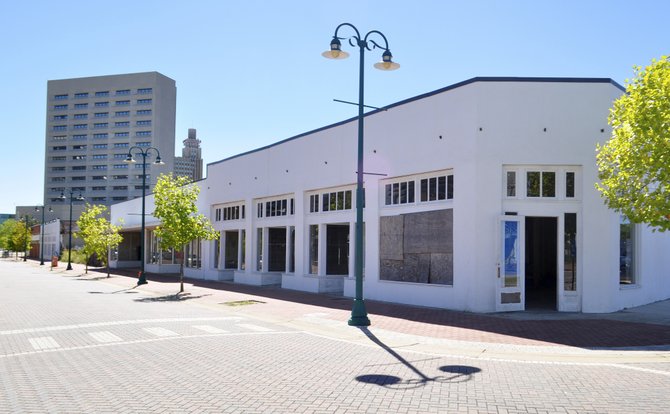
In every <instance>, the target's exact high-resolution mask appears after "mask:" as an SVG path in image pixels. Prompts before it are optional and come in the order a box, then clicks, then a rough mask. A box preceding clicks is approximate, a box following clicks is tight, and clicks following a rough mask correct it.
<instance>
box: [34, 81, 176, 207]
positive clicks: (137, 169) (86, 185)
mask: <svg viewBox="0 0 670 414" xmlns="http://www.w3.org/2000/svg"><path fill="white" fill-rule="evenodd" d="M176 96H177V89H176V86H175V81H174V80H173V79H170V78H168V77H167V76H164V75H162V74H160V73H158V72H145V73H132V74H125V75H109V76H94V77H86V78H76V79H62V80H50V81H49V82H48V85H47V111H46V113H47V120H46V145H45V154H46V156H45V172H44V204H45V205H47V206H53V208H58V206H59V205H60V206H62V207H61V208H58V210H60V211H59V217H60V218H63V219H67V218H68V217H67V214H68V213H69V211H67V208H69V199H68V200H65V201H63V200H61V199H60V198H59V196H60V194H61V193H65V195H66V196H67V197H69V195H70V191H72V192H73V193H74V195H75V197H76V196H78V195H79V194H81V195H82V196H84V197H85V198H86V201H87V202H88V203H91V204H104V205H108V206H109V205H111V204H114V203H117V202H120V201H125V200H128V199H132V198H135V197H140V196H141V195H142V161H143V158H142V156H141V155H139V150H138V149H137V148H135V149H133V151H132V153H133V156H134V158H135V160H137V162H136V163H126V162H124V160H125V159H126V157H127V155H128V152H129V150H130V149H131V148H133V147H138V148H139V149H141V150H144V151H146V150H147V149H148V148H150V147H154V148H157V149H158V150H159V151H160V156H161V158H162V161H163V162H164V163H165V165H163V166H154V165H152V163H153V161H155V159H156V153H155V152H154V150H150V151H149V154H150V155H149V156H148V157H147V158H146V161H147V167H146V168H147V169H146V172H147V177H146V178H147V180H146V181H147V190H148V191H147V192H149V191H151V189H152V188H153V186H154V185H155V183H156V179H157V177H158V175H159V174H160V173H161V172H166V173H169V172H171V171H172V170H173V167H174V151H175V113H176ZM82 204H83V203H81V202H75V203H74V205H73V208H74V211H75V214H74V217H75V219H76V217H78V216H79V212H80V211H81V210H82V209H83V206H82Z"/></svg>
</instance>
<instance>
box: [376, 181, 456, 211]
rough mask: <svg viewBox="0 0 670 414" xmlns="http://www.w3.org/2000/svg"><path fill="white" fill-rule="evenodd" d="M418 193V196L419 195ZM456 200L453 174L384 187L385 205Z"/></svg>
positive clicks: (390, 184)
mask: <svg viewBox="0 0 670 414" xmlns="http://www.w3.org/2000/svg"><path fill="white" fill-rule="evenodd" d="M417 191H418V194H417ZM453 198H454V176H453V174H440V175H436V176H433V177H425V178H421V177H419V178H412V179H404V180H402V181H396V182H392V183H388V184H385V185H384V205H387V206H392V205H402V204H414V203H416V202H417V199H418V202H421V203H426V202H433V201H444V200H451V199H453Z"/></svg>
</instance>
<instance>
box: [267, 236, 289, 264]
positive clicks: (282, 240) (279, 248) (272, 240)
mask: <svg viewBox="0 0 670 414" xmlns="http://www.w3.org/2000/svg"><path fill="white" fill-rule="evenodd" d="M268 271H269V272H285V271H286V227H270V228H269V229H268Z"/></svg>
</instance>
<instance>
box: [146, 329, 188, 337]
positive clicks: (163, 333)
mask: <svg viewBox="0 0 670 414" xmlns="http://www.w3.org/2000/svg"><path fill="white" fill-rule="evenodd" d="M142 329H143V330H145V331H147V332H149V333H150V334H152V335H156V336H159V337H166V336H179V334H178V333H177V332H175V331H171V330H169V329H165V328H161V327H155V328H142Z"/></svg>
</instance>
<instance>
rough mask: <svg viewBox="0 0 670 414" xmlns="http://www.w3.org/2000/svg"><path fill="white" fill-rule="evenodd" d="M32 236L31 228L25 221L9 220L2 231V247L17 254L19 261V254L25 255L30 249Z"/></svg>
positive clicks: (0, 237)
mask: <svg viewBox="0 0 670 414" xmlns="http://www.w3.org/2000/svg"><path fill="white" fill-rule="evenodd" d="M31 236H32V235H31V233H30V227H29V226H28V224H26V221H25V220H13V219H9V220H7V221H5V222H4V223H2V228H1V230H0V241H1V243H2V247H3V248H4V249H7V250H9V251H12V252H15V253H16V258H17V259H18V257H19V252H23V253H24V255H25V253H26V250H28V249H30V239H31ZM24 259H25V256H24Z"/></svg>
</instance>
